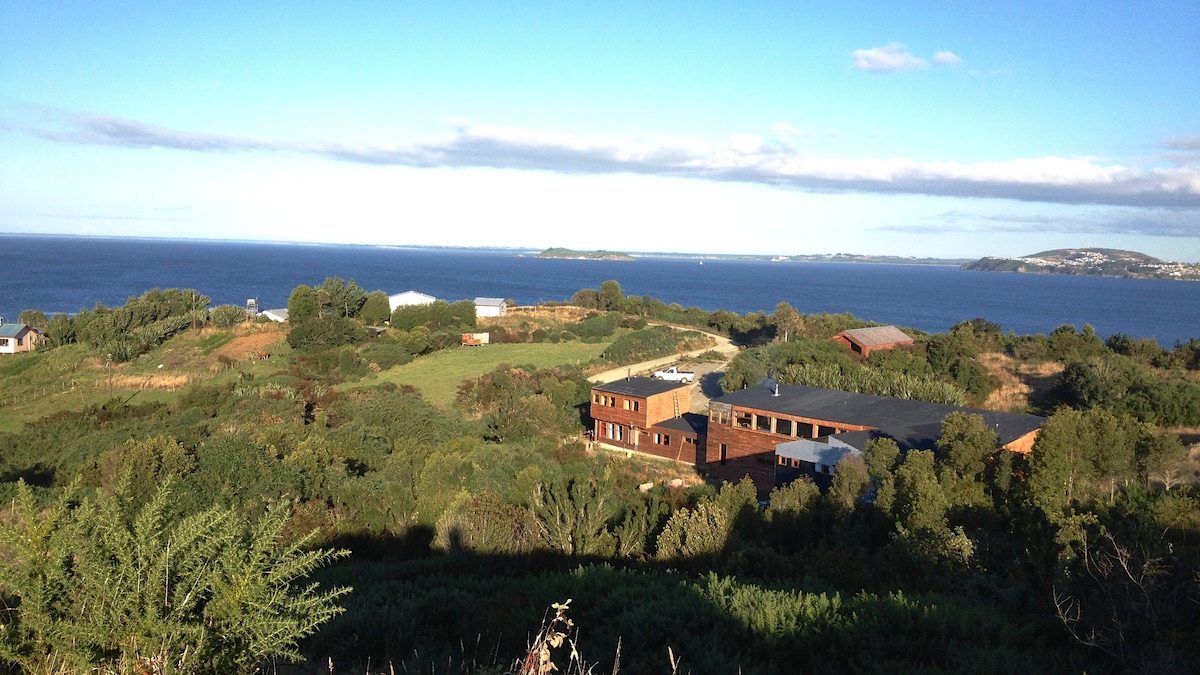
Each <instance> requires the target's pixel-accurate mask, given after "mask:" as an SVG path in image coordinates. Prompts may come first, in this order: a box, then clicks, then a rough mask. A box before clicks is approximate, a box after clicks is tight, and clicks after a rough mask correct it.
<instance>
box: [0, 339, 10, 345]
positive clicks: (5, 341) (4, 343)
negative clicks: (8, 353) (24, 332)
mask: <svg viewBox="0 0 1200 675" xmlns="http://www.w3.org/2000/svg"><path fill="white" fill-rule="evenodd" d="M7 346H8V338H0V347H7Z"/></svg>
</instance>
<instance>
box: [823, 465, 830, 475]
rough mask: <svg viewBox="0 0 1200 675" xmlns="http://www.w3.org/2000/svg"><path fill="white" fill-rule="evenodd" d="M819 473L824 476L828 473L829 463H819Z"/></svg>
mask: <svg viewBox="0 0 1200 675" xmlns="http://www.w3.org/2000/svg"><path fill="white" fill-rule="evenodd" d="M821 473H823V474H825V475H826V476H828V475H829V465H828V464H822V465H821Z"/></svg>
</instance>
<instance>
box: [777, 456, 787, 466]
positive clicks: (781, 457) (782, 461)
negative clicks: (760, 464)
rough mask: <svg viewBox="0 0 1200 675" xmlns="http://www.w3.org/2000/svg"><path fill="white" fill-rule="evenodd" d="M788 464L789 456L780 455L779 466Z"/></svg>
mask: <svg viewBox="0 0 1200 675" xmlns="http://www.w3.org/2000/svg"><path fill="white" fill-rule="evenodd" d="M787 465H788V458H787V457H784V456H783V455H780V456H779V466H787Z"/></svg>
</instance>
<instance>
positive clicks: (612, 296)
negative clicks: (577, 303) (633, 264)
mask: <svg viewBox="0 0 1200 675" xmlns="http://www.w3.org/2000/svg"><path fill="white" fill-rule="evenodd" d="M597 300H598V302H599V306H600V309H603V310H608V311H610V312H613V311H619V310H620V309H621V308H622V304H623V303H624V302H625V291H624V290H623V289H622V288H621V284H619V283H617V282H616V281H614V280H612V279H609V280H608V281H604V282H601V283H600V293H599V295H598V296H597Z"/></svg>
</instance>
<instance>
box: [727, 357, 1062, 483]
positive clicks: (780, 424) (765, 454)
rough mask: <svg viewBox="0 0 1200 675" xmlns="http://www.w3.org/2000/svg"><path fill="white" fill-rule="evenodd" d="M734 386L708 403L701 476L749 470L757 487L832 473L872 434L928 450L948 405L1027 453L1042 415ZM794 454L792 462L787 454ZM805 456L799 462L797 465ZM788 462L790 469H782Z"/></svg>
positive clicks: (735, 476)
mask: <svg viewBox="0 0 1200 675" xmlns="http://www.w3.org/2000/svg"><path fill="white" fill-rule="evenodd" d="M768 384H769V386H758V387H751V388H748V389H743V390H741V391H735V392H733V393H731V394H727V395H725V396H722V397H721V398H720V399H717V400H714V401H712V402H711V403H710V404H709V420H708V429H707V431H708V437H707V439H706V447H707V454H706V456H705V468H706V470H707V473H708V475H709V476H713V477H716V478H722V479H726V480H739V479H741V478H742V477H743V476H745V475H747V474H749V476H750V477H751V478H752V479H753V480H754V484H755V485H756V486H758V488H759V489H760V490H769V489H771V487H773V486H774V485H775V484H776V482H777V481H776V473H777V471H776V468H777V467H780V466H781V462H782V463H783V470H780V471H779V472H778V473H779V478H780V480H779V483H781V484H782V483H786V482H789V481H791V480H794V479H795V478H796V477H797V476H798V475H799V474H800V473H808V474H810V475H813V476H814V478H817V479H818V483H820V482H821V481H820V476H822V475H824V476H827V477H829V479H830V480H831V479H832V475H833V472H834V466H836V464H837V461H838V460H840V459H841V458H842V457H844V456H845V455H846V454H860V453H861V452H862V450H863V449H864V448H865V447H866V444H867V442H868V441H870V440H871V439H872V438H877V437H880V436H886V437H888V438H892V439H894V440H895V441H896V444H897V445H899V446H900V449H901V451H907V450H915V449H919V450H933V449H936V447H937V440H938V437H939V436H940V435H941V425H942V420H944V419H945V418H946V416H947V415H949V414H950V413H952V412H964V413H969V414H973V415H979V416H981V417H982V418H983V421H984V423H985V424H986V425H987V426H989V427H991V428H992V429H994V430H995V431H996V434H997V435H998V436H999V437H1000V445H1001V447H1003V448H1005V449H1008V450H1012V451H1013V452H1019V453H1027V452H1029V451H1030V450H1031V449H1032V448H1033V442H1034V441H1035V440H1036V439H1037V434H1038V430H1040V429H1041V427H1042V424H1044V423H1045V421H1046V419H1045V418H1044V417H1037V416H1034V415H1021V414H1017V413H1004V412H994V411H991V410H977V409H973V408H963V407H959V406H952V405H944V404H940V403H927V402H925V401H912V400H906V399H899V398H889V397H887V396H872V395H869V394H855V393H852V392H847V391H838V390H835V389H820V388H818V387H805V386H800V385H792V384H774V383H770V382H769V381H768ZM793 460H795V461H793ZM804 462H807V465H806V464H804ZM791 469H794V470H795V471H794V472H789V471H788V470H791Z"/></svg>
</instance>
